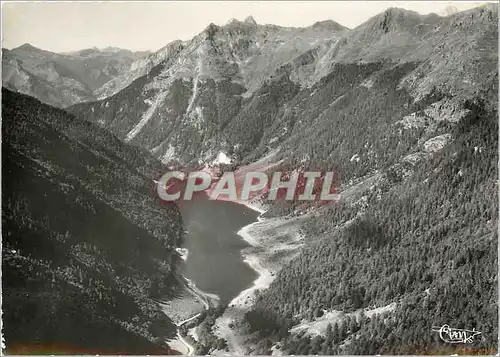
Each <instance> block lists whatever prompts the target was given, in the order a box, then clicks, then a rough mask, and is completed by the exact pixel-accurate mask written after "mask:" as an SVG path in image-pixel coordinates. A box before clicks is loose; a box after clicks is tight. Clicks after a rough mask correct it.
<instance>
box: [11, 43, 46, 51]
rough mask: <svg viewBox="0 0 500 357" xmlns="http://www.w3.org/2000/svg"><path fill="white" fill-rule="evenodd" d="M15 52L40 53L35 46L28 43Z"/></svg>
mask: <svg viewBox="0 0 500 357" xmlns="http://www.w3.org/2000/svg"><path fill="white" fill-rule="evenodd" d="M14 50H23V51H39V50H40V49H39V48H37V47H35V46H33V45H32V44H31V43H28V42H26V43H25V44H23V45H21V46H19V47H16V48H14Z"/></svg>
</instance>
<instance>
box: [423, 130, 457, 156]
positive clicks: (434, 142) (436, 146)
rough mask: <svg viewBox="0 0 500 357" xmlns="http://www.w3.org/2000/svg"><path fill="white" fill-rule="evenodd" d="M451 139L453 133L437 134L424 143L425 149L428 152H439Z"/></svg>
mask: <svg viewBox="0 0 500 357" xmlns="http://www.w3.org/2000/svg"><path fill="white" fill-rule="evenodd" d="M450 139H451V134H443V135H438V136H435V137H433V138H431V139H429V140H427V141H426V142H425V143H424V150H425V151H426V152H437V151H440V150H442V149H443V148H444V146H445V145H446V144H447V143H448V141H449V140H450Z"/></svg>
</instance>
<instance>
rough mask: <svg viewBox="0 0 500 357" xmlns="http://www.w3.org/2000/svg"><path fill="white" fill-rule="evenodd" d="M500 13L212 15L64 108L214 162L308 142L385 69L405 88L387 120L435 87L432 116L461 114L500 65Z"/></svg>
mask: <svg viewBox="0 0 500 357" xmlns="http://www.w3.org/2000/svg"><path fill="white" fill-rule="evenodd" d="M497 14H498V9H497V8H496V6H494V5H487V6H484V7H480V8H476V9H473V10H470V11H466V12H462V13H457V14H454V15H452V16H449V17H439V16H437V15H434V14H431V15H426V16H422V15H419V14H418V13H415V12H411V11H407V10H402V9H397V8H390V9H388V10H386V11H385V12H384V13H381V14H379V15H377V16H375V17H373V18H371V19H370V20H368V21H367V22H365V23H363V24H361V25H360V26H358V27H357V28H355V29H353V30H349V29H346V28H344V27H342V26H340V25H338V24H336V23H334V22H330V21H326V22H319V23H316V24H314V25H313V26H311V27H308V28H282V27H278V26H273V25H258V24H256V23H255V22H254V21H253V19H251V18H250V19H247V20H245V21H243V22H239V21H236V20H234V21H231V22H229V23H228V24H227V25H225V26H221V27H218V26H216V25H213V24H211V25H209V26H208V27H207V28H206V29H205V30H204V31H203V32H202V33H200V34H199V35H197V36H195V37H194V38H193V39H192V40H190V41H186V42H181V41H177V42H173V43H171V44H169V45H167V46H166V47H165V48H164V49H162V50H160V51H158V52H157V53H155V54H153V55H151V56H150V57H148V58H146V59H144V60H141V61H138V62H135V63H134V64H133V65H132V67H133V68H134V69H133V70H132V71H131V72H129V73H126V74H125V75H123V76H118V77H117V78H116V79H115V80H113V81H110V82H108V84H107V85H106V86H104V87H102V89H104V88H106V89H108V87H109V91H105V92H103V93H102V97H103V99H101V100H99V101H96V102H91V103H85V104H81V105H76V106H73V107H71V108H70V109H69V110H70V111H72V112H74V113H77V114H79V115H82V116H84V117H86V118H90V120H92V121H95V122H97V123H99V124H100V125H102V126H104V127H105V128H109V129H110V130H111V131H112V132H114V133H116V134H117V135H118V136H119V137H120V138H123V139H124V140H125V141H127V142H130V143H133V144H135V145H139V146H141V147H143V148H146V149H148V150H150V151H151V152H152V153H153V155H154V156H155V157H157V158H159V159H161V160H163V161H164V162H168V161H170V160H178V161H181V162H183V163H188V162H195V161H202V162H205V161H208V162H210V161H211V160H213V159H214V158H216V157H217V156H218V155H219V153H220V152H221V151H222V152H223V153H224V154H226V155H227V156H229V157H232V158H233V159H234V160H237V161H241V160H245V159H247V160H252V158H254V157H256V156H259V155H262V154H265V152H266V151H268V150H269V149H272V148H274V147H277V146H282V147H286V146H288V147H291V146H292V145H295V144H296V143H295V141H294V140H295V139H294V137H295V136H297V135H298V136H297V137H298V138H299V139H298V140H299V141H301V142H304V143H306V142H308V140H301V139H300V137H301V136H300V132H301V131H302V129H304V128H306V129H307V130H308V131H314V130H316V129H317V128H319V127H321V125H319V126H317V125H314V124H313V123H315V122H316V121H317V120H327V119H328V118H330V117H331V115H332V113H335V112H337V111H338V110H339V109H340V108H341V107H342V106H344V105H345V103H347V98H349V96H351V97H352V96H353V95H354V96H358V95H360V96H361V98H360V99H361V100H362V101H364V99H362V98H363V96H367V98H368V97H369V96H372V92H377V93H376V94H375V95H377V96H378V95H379V94H380V93H379V92H378V89H376V88H377V83H381V82H384V80H385V78H386V77H388V76H389V77H390V76H392V74H394V76H395V77H397V80H396V81H393V82H392V84H391V88H392V89H391V90H392V91H393V92H394V93H396V92H397V93H398V95H400V94H401V93H403V92H404V93H406V94H405V95H406V96H407V99H405V105H406V107H403V108H401V110H400V111H399V113H398V115H400V117H399V118H398V119H396V118H394V120H399V119H402V118H403V117H404V116H406V115H410V114H411V113H412V111H410V110H409V109H408V108H409V107H408V106H409V105H410V104H411V103H416V102H420V103H424V102H425V103H427V105H431V104H433V99H428V98H431V97H432V98H437V97H440V98H439V100H438V99H436V100H434V102H435V104H434V106H433V107H432V108H429V110H430V111H433V113H434V114H433V115H434V116H439V115H440V113H444V112H454V113H455V112H457V113H458V112H459V111H460V110H461V109H460V108H461V106H462V104H463V100H464V98H468V97H469V96H470V95H472V94H473V93H474V92H475V91H476V90H477V88H478V86H479V87H480V86H481V85H482V84H483V83H485V81H486V79H487V78H489V77H490V76H491V74H492V73H493V72H495V71H496V66H497V63H496V60H497V59H496V48H497V22H496V19H497ZM373 86H375V87H373ZM392 86H394V87H392ZM122 88H123V89H122ZM120 89H121V90H120ZM109 95H111V96H109ZM443 95H446V96H447V97H446V98H444V97H443ZM426 98H427V99H426ZM384 100H385V99H384ZM366 105H368V106H369V105H370V104H368V103H367V104H366ZM422 109H423V108H422ZM456 115H458V114H456ZM325 125H326V123H325ZM330 132H331V131H330V130H327V131H324V130H323V134H327V133H330ZM297 133H298V134H297ZM296 134H297V135H296ZM311 135H312V136H313V137H315V136H314V135H313V134H312V133H311ZM311 135H309V136H311ZM308 150H309V149H308ZM310 150H313V149H312V148H311V149H310ZM281 152H282V153H283V155H284V156H287V155H289V154H293V155H294V156H295V154H296V153H300V154H303V151H297V150H289V151H285V150H283V149H282V151H281Z"/></svg>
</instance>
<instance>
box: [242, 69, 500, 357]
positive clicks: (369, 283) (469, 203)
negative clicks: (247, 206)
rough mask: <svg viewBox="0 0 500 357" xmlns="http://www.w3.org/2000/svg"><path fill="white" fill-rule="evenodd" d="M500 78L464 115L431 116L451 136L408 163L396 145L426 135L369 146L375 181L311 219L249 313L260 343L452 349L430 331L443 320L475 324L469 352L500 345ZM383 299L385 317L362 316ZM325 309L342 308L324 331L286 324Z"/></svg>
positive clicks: (324, 349) (345, 349)
mask: <svg viewBox="0 0 500 357" xmlns="http://www.w3.org/2000/svg"><path fill="white" fill-rule="evenodd" d="M497 80H498V75H495V76H494V77H492V78H491V81H489V82H488V83H486V84H485V87H486V89H484V90H481V91H478V93H477V95H476V96H474V97H473V98H471V99H470V100H468V101H466V102H464V109H467V114H466V115H465V116H464V117H463V118H461V120H460V121H458V122H450V121H441V122H439V123H438V124H437V126H436V128H435V130H437V132H435V133H434V134H433V135H435V134H441V133H447V134H449V135H450V138H452V139H451V142H450V143H449V144H448V145H445V146H444V147H442V149H440V150H436V151H433V152H432V153H431V154H422V153H421V154H422V155H421V158H420V160H417V161H416V162H414V163H410V162H404V161H403V162H401V163H394V160H392V159H391V157H392V156H393V155H395V154H397V153H398V148H399V147H405V146H406V145H408V144H406V143H417V142H419V141H420V142H421V143H423V142H425V140H426V139H427V138H426V136H425V134H422V131H421V130H415V129H407V130H406V131H405V132H403V131H400V132H399V138H400V140H399V141H395V143H396V144H397V146H395V147H393V148H390V144H389V143H390V142H391V141H393V140H397V139H398V135H396V134H397V133H398V132H397V131H396V133H394V135H395V136H394V139H391V135H387V140H384V142H385V143H386V145H385V146H381V147H380V148H379V149H374V150H373V152H374V155H373V156H374V157H379V158H380V159H382V161H383V162H384V164H383V165H381V166H380V170H379V171H378V172H377V173H375V175H377V176H378V180H377V181H372V183H371V184H370V185H368V186H367V187H365V188H364V189H362V188H358V189H359V190H362V191H361V193H360V194H359V195H358V197H356V198H354V199H352V197H350V195H349V192H348V191H347V192H346V193H347V195H346V197H345V199H344V200H343V201H342V202H340V203H338V204H336V205H333V206H329V207H326V208H323V209H322V211H320V214H318V215H316V216H315V217H314V218H311V220H310V222H309V223H308V224H307V225H306V226H305V231H306V236H307V237H309V239H308V240H306V248H305V249H304V250H303V252H302V253H301V255H300V256H299V257H298V258H297V259H295V260H293V261H292V262H291V263H290V264H289V265H288V266H285V267H284V268H283V269H282V270H281V271H280V273H279V275H278V277H277V279H276V280H275V281H274V282H273V284H272V285H271V287H270V289H268V290H267V291H265V292H263V293H262V295H261V296H260V298H259V300H258V302H257V304H256V306H255V308H254V310H253V311H252V312H250V313H249V314H248V315H247V320H248V322H249V323H250V325H251V327H252V329H253V330H254V331H258V332H256V338H259V339H260V340H262V341H263V342H261V344H260V346H261V348H262V349H261V350H260V351H259V352H261V353H263V352H265V351H266V350H267V349H268V348H270V346H271V345H272V343H274V342H276V341H281V342H282V344H283V346H282V347H283V349H284V350H285V351H286V353H287V354H331V353H333V354H338V353H347V354H413V353H433V352H435V351H438V350H440V349H442V350H443V351H447V352H449V351H451V352H453V349H452V348H451V347H449V345H444V344H443V343H442V342H441V341H440V340H439V337H438V335H437V333H433V332H432V331H431V327H432V326H442V325H444V324H449V325H450V326H454V327H457V328H467V329H473V328H475V329H476V330H477V331H481V332H482V335H481V338H480V340H479V341H477V342H475V343H474V345H473V347H471V348H472V349H469V350H467V352H470V353H473V352H474V351H480V350H481V349H484V350H483V353H484V351H490V352H488V353H491V352H492V351H494V349H496V346H497V325H498V321H497V304H496V298H497V283H498V282H497V240H498V235H497V223H498V201H497V190H498V187H497V179H498V171H497V163H498V150H497V148H498V136H497V133H498V113H497V104H496V100H497V95H498V85H497ZM357 103H359V101H358V102H357ZM364 103H370V102H368V101H366V102H364ZM371 103H376V102H371ZM386 104H387V102H386ZM362 107H363V106H362V105H361V108H362ZM373 108H376V106H374V107H373ZM386 108H389V109H390V107H387V106H386ZM340 113H342V112H340ZM379 117H381V116H380V115H375V116H373V117H372V118H379ZM333 118H335V117H333ZM366 118H367V119H366V121H368V122H371V120H372V119H371V117H368V116H367V117H366ZM384 118H387V119H388V118H390V116H385V117H384ZM331 119H332V117H331ZM331 119H330V120H331ZM334 120H335V119H334ZM330 122H331V121H330ZM361 125H363V124H361ZM427 129H429V128H427ZM427 131H429V130H427ZM343 132H344V130H339V135H342V134H341V133H343ZM357 133H358V134H357V137H359V135H362V134H361V133H362V131H360V132H357ZM376 134H377V132H376V131H375V130H373V131H371V136H375V135H376ZM422 135H423V138H424V139H422V137H421V136H422ZM368 136H370V135H369V134H368ZM401 139H404V140H401ZM351 142H352V141H351ZM361 142H363V141H361ZM314 144H315V145H317V144H318V141H315V142H314ZM356 144H358V145H359V143H358V141H357V140H356V141H354V142H353V144H352V145H356ZM388 146H389V149H387V153H386V152H385V149H386V148H387V147H388ZM409 147H411V145H409ZM414 149H416V146H415V147H414ZM406 150H408V147H405V150H404V151H403V153H406ZM318 152H319V153H324V152H332V151H318ZM399 156H401V154H400V155H399ZM337 157H338V156H337ZM340 157H342V156H340ZM415 157H418V155H417V156H415ZM365 160H366V159H365ZM332 161H333V160H332ZM335 162H337V161H335ZM361 162H362V161H361ZM361 162H360V163H361ZM374 167H377V166H374ZM364 173H365V172H363V171H360V172H359V174H364ZM373 182H375V183H373ZM391 304H395V305H391ZM387 306H392V308H390V309H389V311H388V312H386V315H385V317H378V316H377V315H373V316H370V317H367V316H366V315H363V314H362V313H361V315H359V312H360V309H365V310H369V309H373V308H375V307H387ZM329 311H340V312H342V314H343V316H344V317H343V318H340V319H337V320H335V319H333V320H332V321H333V322H332V323H331V325H330V327H329V328H328V329H327V331H329V332H325V333H324V334H323V335H321V334H320V335H317V336H316V337H315V336H314V335H313V336H311V335H308V334H305V335H304V334H303V333H302V334H301V333H293V332H289V329H290V328H292V326H294V325H298V324H299V323H300V322H301V321H304V319H305V321H315V320H317V319H319V318H321V316H323V315H324V314H325V313H328V312H329ZM353 316H356V317H353ZM266 339H267V340H266ZM266 341H267V342H266ZM461 348H462V346H459V347H457V351H459V350H460V349H461ZM445 353H446V352H445Z"/></svg>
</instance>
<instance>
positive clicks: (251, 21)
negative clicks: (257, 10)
mask: <svg viewBox="0 0 500 357" xmlns="http://www.w3.org/2000/svg"><path fill="white" fill-rule="evenodd" d="M243 22H244V23H246V24H249V25H253V26H256V25H257V21H255V19H254V18H253V16H247V17H246V18H245V20H244V21H243Z"/></svg>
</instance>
